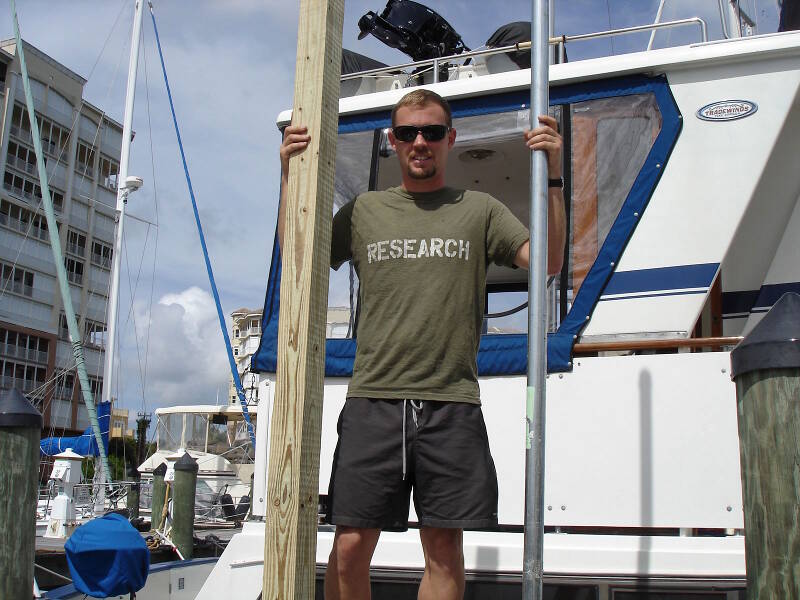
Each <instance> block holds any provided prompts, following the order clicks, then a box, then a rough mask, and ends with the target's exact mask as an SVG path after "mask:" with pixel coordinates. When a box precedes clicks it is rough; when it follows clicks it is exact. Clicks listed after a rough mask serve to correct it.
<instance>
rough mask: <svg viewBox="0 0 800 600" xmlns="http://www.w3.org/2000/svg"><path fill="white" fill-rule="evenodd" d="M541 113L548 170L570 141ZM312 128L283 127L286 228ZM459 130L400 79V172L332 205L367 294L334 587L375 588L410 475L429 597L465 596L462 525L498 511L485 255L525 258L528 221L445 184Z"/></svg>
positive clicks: (552, 253) (432, 97)
mask: <svg viewBox="0 0 800 600" xmlns="http://www.w3.org/2000/svg"><path fill="white" fill-rule="evenodd" d="M539 123H540V126H539V127H537V128H535V129H533V130H532V131H525V132H524V134H523V138H524V142H525V144H526V145H527V146H528V147H529V148H530V149H531V150H543V151H545V152H546V153H547V160H548V169H549V177H550V178H551V184H553V180H554V179H556V180H560V178H561V147H562V141H561V137H560V136H559V135H558V133H557V131H556V122H555V120H554V119H552V118H551V117H548V116H541V117H539ZM309 140H310V137H309V136H308V134H307V130H306V128H305V127H303V126H298V125H290V126H288V127H287V128H286V130H285V131H284V141H283V144H282V145H281V149H280V156H281V168H282V184H283V185H282V197H281V205H280V214H279V218H278V235H279V239H282V234H283V222H284V215H283V207H284V205H285V201H284V200H285V197H284V196H283V194H285V190H286V187H287V179H288V170H289V158H290V157H292V156H294V155H296V154H298V153H300V152H302V151H303V150H305V148H306V147H307V146H308V143H309ZM455 140H456V130H455V129H453V127H452V118H451V113H450V107H449V106H448V104H447V102H446V101H445V100H444V99H443V98H441V97H440V96H438V95H437V94H435V93H433V92H431V91H429V90H424V89H418V90H415V91H413V92H410V93H409V94H406V95H405V96H404V97H403V98H402V99H401V100H400V101H399V102H398V103H397V105H396V106H395V107H394V110H393V111H392V129H391V130H390V131H389V142H390V143H391V145H392V147H393V148H394V149H395V151H396V153H397V158H398V160H399V162H400V169H401V177H402V185H401V186H400V187H397V188H391V189H389V190H386V191H384V192H368V193H366V194H362V195H360V196H359V197H358V198H356V199H355V200H354V201H352V202H350V203H349V204H347V205H345V206H344V207H342V209H341V210H340V211H339V212H338V213H337V214H336V215H335V216H334V220H333V231H332V243H331V265H332V266H333V267H334V268H338V266H339V265H341V264H342V263H343V262H345V261H347V260H352V261H353V265H354V267H355V269H356V271H357V272H358V276H359V282H360V285H361V297H362V308H361V319H360V322H359V327H358V345H357V350H356V359H355V364H354V367H353V378H352V380H351V383H350V386H349V388H348V394H347V401H346V404H345V406H344V408H343V409H342V413H341V415H340V417H339V425H338V429H339V442H338V444H337V447H336V453H335V455H334V464H333V470H332V474H331V483H330V489H329V501H330V510H329V515H328V517H329V519H330V521H331V522H332V523H334V524H335V525H336V535H335V538H334V543H333V549H332V551H331V555H330V559H329V562H328V569H327V572H326V577H325V597H326V598H327V600H338V599H343V600H360V599H368V598H370V587H369V585H370V584H369V565H370V561H371V559H372V555H373V552H374V551H375V547H376V545H377V543H378V537H379V536H380V532H381V530H382V529H386V530H394V531H404V530H406V529H407V527H408V510H409V501H410V500H409V497H410V495H411V493H412V490H413V494H414V506H415V508H416V512H417V516H418V519H419V525H420V538H421V541H422V548H423V553H424V556H425V573H424V575H423V578H422V582H421V584H420V589H419V596H418V598H420V599H421V600H433V599H436V600H451V599H452V600H456V599H460V598H462V597H463V594H464V559H463V553H462V532H463V530H464V529H477V528H485V527H491V526H494V525H496V524H497V478H496V474H495V469H494V463H493V462H492V457H491V454H490V452H489V445H488V439H487V435H486V428H485V425H484V422H483V416H482V413H481V409H480V396H479V390H478V381H477V365H476V357H477V351H478V342H479V340H480V331H481V322H482V318H483V311H484V295H485V291H484V290H485V279H486V268H487V266H488V262H489V261H493V262H497V263H499V264H504V265H507V266H512V265H513V266H517V267H522V268H527V267H528V253H529V234H528V231H527V229H526V228H525V227H524V226H523V225H522V224H521V223H520V222H519V221H518V220H517V219H516V217H514V216H513V215H512V214H511V212H510V211H509V210H508V209H507V208H506V207H505V206H504V205H503V204H501V203H500V202H499V201H497V200H495V199H494V198H492V197H490V196H489V195H487V194H482V193H476V192H468V191H463V190H456V189H452V188H449V187H447V186H446V185H445V172H446V167H447V158H448V154H449V151H450V149H451V148H452V147H453V144H454V143H455ZM548 204H549V232H548V236H549V247H548V271H549V272H550V273H555V272H558V271H559V270H560V268H561V262H562V257H563V250H564V241H565V217H564V200H563V195H562V193H561V185H560V184H559V183H558V182H557V183H556V184H555V185H553V187H550V188H549V191H548Z"/></svg>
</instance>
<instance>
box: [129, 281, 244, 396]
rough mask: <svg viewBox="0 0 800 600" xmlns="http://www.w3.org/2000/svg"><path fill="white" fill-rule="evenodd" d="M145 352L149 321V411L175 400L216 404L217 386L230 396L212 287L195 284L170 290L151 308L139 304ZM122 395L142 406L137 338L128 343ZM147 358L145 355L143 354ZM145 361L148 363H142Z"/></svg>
mask: <svg viewBox="0 0 800 600" xmlns="http://www.w3.org/2000/svg"><path fill="white" fill-rule="evenodd" d="M136 322H137V329H138V338H139V346H140V349H141V353H143V347H144V344H145V339H146V337H147V333H148V332H147V329H148V327H149V330H150V331H149V335H150V341H149V348H148V353H147V380H146V385H145V404H146V409H147V410H148V411H152V410H153V409H154V408H157V407H159V406H171V405H176V404H213V403H214V402H215V401H216V394H217V391H219V393H220V398H221V402H223V403H224V402H225V398H226V397H227V389H228V380H229V376H230V371H229V367H228V360H227V357H226V353H225V345H224V343H223V340H222V333H221V332H220V328H219V320H218V318H217V313H216V308H215V306H214V300H213V298H212V296H211V294H209V293H208V292H206V291H204V290H201V289H200V288H198V287H190V288H188V289H185V290H183V291H180V292H177V293H171V294H166V295H164V296H163V297H161V299H160V300H159V301H158V302H157V303H155V304H154V305H153V306H152V308H151V309H150V310H149V311H148V310H147V308H146V307H144V306H139V307H137V317H136ZM121 354H122V356H121V362H122V368H123V370H124V371H125V372H126V373H128V375H127V377H126V378H125V380H124V381H123V382H122V383H123V384H125V385H122V386H121V392H120V400H121V401H122V405H123V406H127V407H129V408H137V410H141V408H140V405H141V383H140V380H139V377H138V376H133V374H134V373H137V372H138V368H139V367H138V364H137V350H136V346H135V342H134V340H132V339H130V336H129V337H128V339H127V340H126V341H125V342H124V343H123V352H122V353H121ZM142 360H144V358H142ZM143 366H144V365H143Z"/></svg>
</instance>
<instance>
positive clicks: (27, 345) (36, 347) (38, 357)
mask: <svg viewBox="0 0 800 600" xmlns="http://www.w3.org/2000/svg"><path fill="white" fill-rule="evenodd" d="M48 348H49V341H48V340H47V338H43V337H38V336H35V335H28V334H26V333H20V332H17V331H11V330H9V329H5V328H2V327H0V354H3V355H5V356H8V357H11V358H19V359H22V360H28V361H32V362H36V363H40V364H44V365H46V364H47V350H48Z"/></svg>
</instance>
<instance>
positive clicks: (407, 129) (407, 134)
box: [392, 125, 417, 142]
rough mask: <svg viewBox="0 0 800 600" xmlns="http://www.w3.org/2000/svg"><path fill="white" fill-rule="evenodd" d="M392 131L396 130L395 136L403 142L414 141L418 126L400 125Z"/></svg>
mask: <svg viewBox="0 0 800 600" xmlns="http://www.w3.org/2000/svg"><path fill="white" fill-rule="evenodd" d="M392 131H394V137H396V138H397V139H398V140H400V141H401V142H413V141H414V138H416V137H417V128H416V127H411V125H398V126H397V127H395V128H394V129H393V130H392Z"/></svg>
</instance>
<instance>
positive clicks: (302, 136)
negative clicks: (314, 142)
mask: <svg viewBox="0 0 800 600" xmlns="http://www.w3.org/2000/svg"><path fill="white" fill-rule="evenodd" d="M310 141H311V136H310V135H308V127H306V126H305V125H287V126H286V129H284V130H283V142H281V149H280V156H281V175H283V176H284V177H288V176H289V159H290V158H291V157H293V156H296V155H298V154H301V153H303V152H305V149H306V148H308V143H309V142H310Z"/></svg>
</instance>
